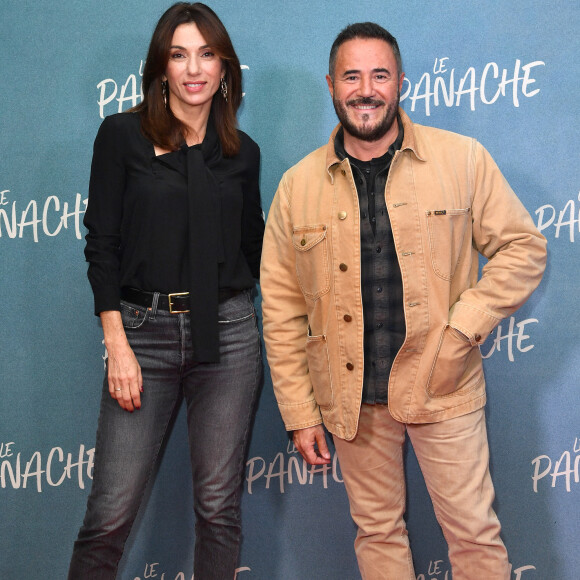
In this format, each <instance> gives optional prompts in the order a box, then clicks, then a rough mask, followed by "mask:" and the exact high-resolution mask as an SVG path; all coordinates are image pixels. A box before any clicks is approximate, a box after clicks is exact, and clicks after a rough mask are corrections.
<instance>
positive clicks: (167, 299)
mask: <svg viewBox="0 0 580 580" xmlns="http://www.w3.org/2000/svg"><path fill="white" fill-rule="evenodd" d="M241 292H243V290H233V289H231V288H220V290H219V301H220V302H225V301H226V300H228V299H229V298H233V297H234V296H237V295H238V294H241ZM154 296H155V292H147V291H146V290H139V289H137V288H122V289H121V299H122V300H125V301H127V302H130V303H131V304H137V306H142V307H143V308H151V307H152V306H153V297H154ZM157 308H158V309H159V310H168V311H169V312H171V314H181V313H182V312H189V310H190V308H189V292H173V293H171V294H159V300H158V301H157Z"/></svg>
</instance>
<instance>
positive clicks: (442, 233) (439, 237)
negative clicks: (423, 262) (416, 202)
mask: <svg viewBox="0 0 580 580" xmlns="http://www.w3.org/2000/svg"><path fill="white" fill-rule="evenodd" d="M425 215H426V218H427V231H428V232H429V248H430V250H431V265H432V266H433V271H434V272H435V274H437V276H439V277H440V278H443V280H451V279H452V278H453V274H454V273H455V268H456V267H457V262H458V260H459V257H460V255H461V247H462V245H463V240H464V238H465V232H466V230H467V225H468V223H469V220H470V219H471V208H469V207H468V208H464V209H441V210H428V211H426V212H425Z"/></svg>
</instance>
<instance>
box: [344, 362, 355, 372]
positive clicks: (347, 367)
mask: <svg viewBox="0 0 580 580" xmlns="http://www.w3.org/2000/svg"><path fill="white" fill-rule="evenodd" d="M346 370H347V371H352V370H354V365H353V364H352V363H346Z"/></svg>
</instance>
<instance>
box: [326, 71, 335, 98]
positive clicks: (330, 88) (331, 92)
mask: <svg viewBox="0 0 580 580" xmlns="http://www.w3.org/2000/svg"><path fill="white" fill-rule="evenodd" d="M326 84H327V85H328V90H329V91H330V96H331V97H332V98H333V99H334V84H333V83H332V79H331V78H330V75H326Z"/></svg>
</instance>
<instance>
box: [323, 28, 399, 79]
mask: <svg viewBox="0 0 580 580" xmlns="http://www.w3.org/2000/svg"><path fill="white" fill-rule="evenodd" d="M355 38H367V39H375V38H376V39H378V40H384V41H385V42H386V43H387V44H388V45H389V46H390V47H391V48H392V49H393V54H394V55H395V60H396V61H397V77H398V76H399V75H400V74H401V72H403V63H402V61H401V52H400V51H399V45H398V44H397V39H396V38H395V37H394V36H393V35H392V34H391V33H390V32H389V31H388V30H385V29H384V28H383V27H382V26H379V25H378V24H375V23H374V22H356V23H355V24H349V25H348V26H347V27H346V28H343V29H342V30H341V31H340V33H339V34H338V36H337V37H336V40H335V41H334V42H333V44H332V48H331V49H330V59H329V61H328V73H329V74H330V78H331V79H332V80H334V69H335V66H336V55H337V53H338V49H339V48H340V47H341V45H343V44H344V43H345V42H346V41H347V40H353V39H355Z"/></svg>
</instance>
